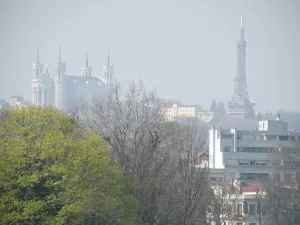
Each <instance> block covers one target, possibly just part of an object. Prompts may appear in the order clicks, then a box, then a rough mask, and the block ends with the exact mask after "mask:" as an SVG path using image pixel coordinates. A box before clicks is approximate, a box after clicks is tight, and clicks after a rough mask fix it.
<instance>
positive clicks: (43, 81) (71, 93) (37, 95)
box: [32, 50, 113, 113]
mask: <svg viewBox="0 0 300 225" xmlns="http://www.w3.org/2000/svg"><path fill="white" fill-rule="evenodd" d="M32 71H33V79H32V103H33V105H39V106H52V107H55V108H57V109H58V110H59V111H62V112H66V113H68V112H70V111H71V110H72V109H74V107H76V106H78V105H79V104H80V102H87V103H90V102H92V101H93V100H94V99H95V98H101V97H102V96H103V95H104V94H105V92H106V91H107V90H108V88H109V86H110V85H111V83H112V78H113V67H112V66H111V65H110V60H109V54H108V59H107V64H106V66H103V67H102V74H101V75H99V76H92V68H91V67H90V66H89V63H88V52H87V50H86V59H85V65H84V67H83V68H82V69H81V75H80V76H75V75H69V74H66V63H64V62H63V61H62V57H61V50H59V55H58V60H57V63H55V68H54V71H49V69H48V66H47V64H43V63H41V62H40V58H39V51H38V53H37V59H36V62H35V63H34V64H33V66H32Z"/></svg>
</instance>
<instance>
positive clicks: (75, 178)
mask: <svg viewBox="0 0 300 225" xmlns="http://www.w3.org/2000/svg"><path fill="white" fill-rule="evenodd" d="M0 143H1V144H0V155H1V157H0V224H106V225H109V224H139V222H138V216H137V209H138V205H137V201H136V199H135V198H134V197H133V196H132V194H131V193H132V189H133V185H132V184H131V183H130V182H129V181H128V180H125V179H123V176H122V173H121V171H120V169H119V168H118V167H117V165H115V164H114V163H113V162H112V161H111V159H110V156H109V152H108V149H107V146H106V144H105V143H104V141H103V140H102V139H101V138H100V137H99V136H97V135H96V134H93V133H86V132H83V131H82V130H81V129H80V128H79V127H78V126H77V123H76V121H74V120H72V119H71V118H69V117H68V116H66V115H63V114H60V113H58V112H57V111H55V110H54V109H51V108H40V107H28V108H22V109H17V110H13V111H7V112H2V114H1V119H0Z"/></svg>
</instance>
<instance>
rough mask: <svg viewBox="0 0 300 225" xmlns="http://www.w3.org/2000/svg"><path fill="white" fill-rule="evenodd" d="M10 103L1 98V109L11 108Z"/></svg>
mask: <svg viewBox="0 0 300 225" xmlns="http://www.w3.org/2000/svg"><path fill="white" fill-rule="evenodd" d="M9 107H10V106H9V103H8V102H7V101H5V100H4V99H0V110H1V109H9Z"/></svg>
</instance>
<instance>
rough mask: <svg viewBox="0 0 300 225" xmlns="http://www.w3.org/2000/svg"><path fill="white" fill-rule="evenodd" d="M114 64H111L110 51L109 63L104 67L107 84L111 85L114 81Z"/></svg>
mask: <svg viewBox="0 0 300 225" xmlns="http://www.w3.org/2000/svg"><path fill="white" fill-rule="evenodd" d="M113 69H114V68H113V66H112V65H111V64H110V58H109V51H108V54H107V63H106V66H104V67H103V76H104V81H105V85H106V86H107V87H109V86H110V85H111V84H112V81H113Z"/></svg>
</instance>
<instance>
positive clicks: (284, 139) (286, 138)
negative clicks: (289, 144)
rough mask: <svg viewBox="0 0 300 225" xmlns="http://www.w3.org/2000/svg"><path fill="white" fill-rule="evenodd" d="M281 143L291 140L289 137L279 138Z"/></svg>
mask: <svg viewBox="0 0 300 225" xmlns="http://www.w3.org/2000/svg"><path fill="white" fill-rule="evenodd" d="M279 140H280V141H287V140H289V136H279Z"/></svg>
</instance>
